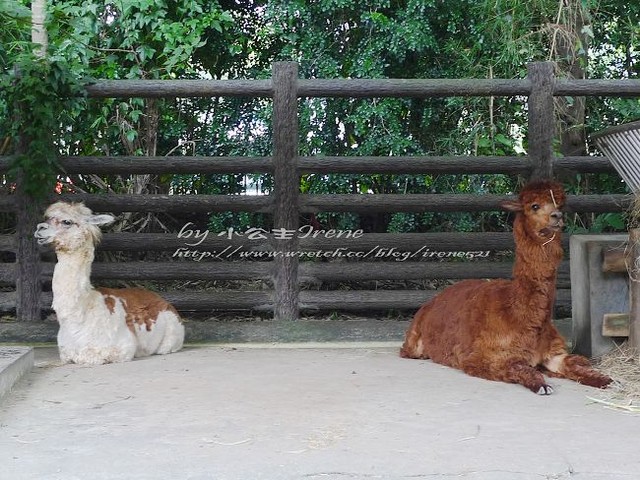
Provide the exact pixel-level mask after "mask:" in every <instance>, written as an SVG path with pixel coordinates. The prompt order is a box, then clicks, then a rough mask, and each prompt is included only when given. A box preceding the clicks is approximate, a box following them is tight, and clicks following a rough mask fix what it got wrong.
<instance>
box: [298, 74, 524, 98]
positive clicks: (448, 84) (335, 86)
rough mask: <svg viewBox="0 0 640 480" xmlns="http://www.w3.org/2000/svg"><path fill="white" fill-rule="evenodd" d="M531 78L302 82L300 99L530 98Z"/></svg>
mask: <svg viewBox="0 0 640 480" xmlns="http://www.w3.org/2000/svg"><path fill="white" fill-rule="evenodd" d="M530 91H531V84H530V82H529V80H528V79H522V80H519V79H515V80H504V79H491V80H487V79H476V78H470V79H452V78H442V79H357V78H354V79H311V80H302V79H301V80H300V81H299V89H298V93H299V95H300V96H301V97H334V98H341V97H350V98H363V97H412V98H430V97H449V96H452V97H472V96H474V97H475V96H478V97H489V96H507V97H511V96H516V95H528V94H529V92H530Z"/></svg>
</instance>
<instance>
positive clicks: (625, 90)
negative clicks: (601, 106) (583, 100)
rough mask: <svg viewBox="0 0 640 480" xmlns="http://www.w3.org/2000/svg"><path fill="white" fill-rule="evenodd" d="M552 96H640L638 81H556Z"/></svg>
mask: <svg viewBox="0 0 640 480" xmlns="http://www.w3.org/2000/svg"><path fill="white" fill-rule="evenodd" d="M553 94H554V95H556V96H559V97H560V96H574V95H575V96H580V97H582V96H589V95H590V96H607V97H637V96H640V80H638V79H624V80H604V79H597V78H590V79H568V78H563V79H558V80H556V84H555V87H554V89H553Z"/></svg>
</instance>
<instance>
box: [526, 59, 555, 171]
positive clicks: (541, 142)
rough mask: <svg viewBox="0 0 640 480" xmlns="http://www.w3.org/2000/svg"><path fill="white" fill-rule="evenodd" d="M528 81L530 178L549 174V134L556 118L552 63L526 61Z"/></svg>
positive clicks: (550, 164)
mask: <svg viewBox="0 0 640 480" xmlns="http://www.w3.org/2000/svg"><path fill="white" fill-rule="evenodd" d="M527 76H528V77H529V80H530V81H531V94H530V95H529V102H528V107H529V135H528V143H529V155H530V156H531V164H532V167H533V169H532V171H531V176H530V180H543V179H551V178H553V137H554V136H555V131H556V122H555V115H554V107H553V91H554V86H555V75H554V64H553V63H552V62H535V63H530V64H529V65H527Z"/></svg>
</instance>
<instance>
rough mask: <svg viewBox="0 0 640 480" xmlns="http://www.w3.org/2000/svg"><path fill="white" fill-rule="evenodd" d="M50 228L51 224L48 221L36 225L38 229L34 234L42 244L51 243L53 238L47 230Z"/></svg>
mask: <svg viewBox="0 0 640 480" xmlns="http://www.w3.org/2000/svg"><path fill="white" fill-rule="evenodd" d="M48 229H49V224H47V223H39V224H38V225H37V226H36V231H35V233H34V234H33V236H34V237H35V238H36V240H37V241H38V243H39V244H40V245H44V244H46V243H49V242H50V241H51V239H52V237H51V236H50V235H47V231H48Z"/></svg>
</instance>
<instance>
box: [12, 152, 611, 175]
mask: <svg viewBox="0 0 640 480" xmlns="http://www.w3.org/2000/svg"><path fill="white" fill-rule="evenodd" d="M12 158H13V157H10V156H0V172H6V171H7V170H8V169H9V168H10V165H11V161H12ZM59 163H60V165H61V166H62V168H63V170H64V172H65V173H68V174H82V173H85V174H88V173H94V174H98V175H108V174H114V173H121V174H146V173H149V174H162V173H176V174H177V173H184V174H189V173H193V174H195V173H220V174H222V173H271V172H273V164H272V159H271V157H192V156H184V157H132V156H119V157H61V158H60V159H59ZM553 164H554V168H555V169H557V170H564V171H571V172H579V173H614V172H615V169H614V168H613V166H612V165H611V162H609V161H608V160H607V159H606V158H605V157H591V156H578V157H556V158H554V159H553ZM532 168H533V166H532V164H531V159H530V157H529V156H518V157H498V156H456V157H447V156H431V157H421V156H397V157H395V156H394V157H370V156H363V157H320V156H318V157H299V159H298V169H299V172H300V173H354V174H373V173H387V174H394V175H399V174H463V173H464V174H490V173H504V174H521V175H526V176H528V175H529V174H530V172H531V170H532Z"/></svg>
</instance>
